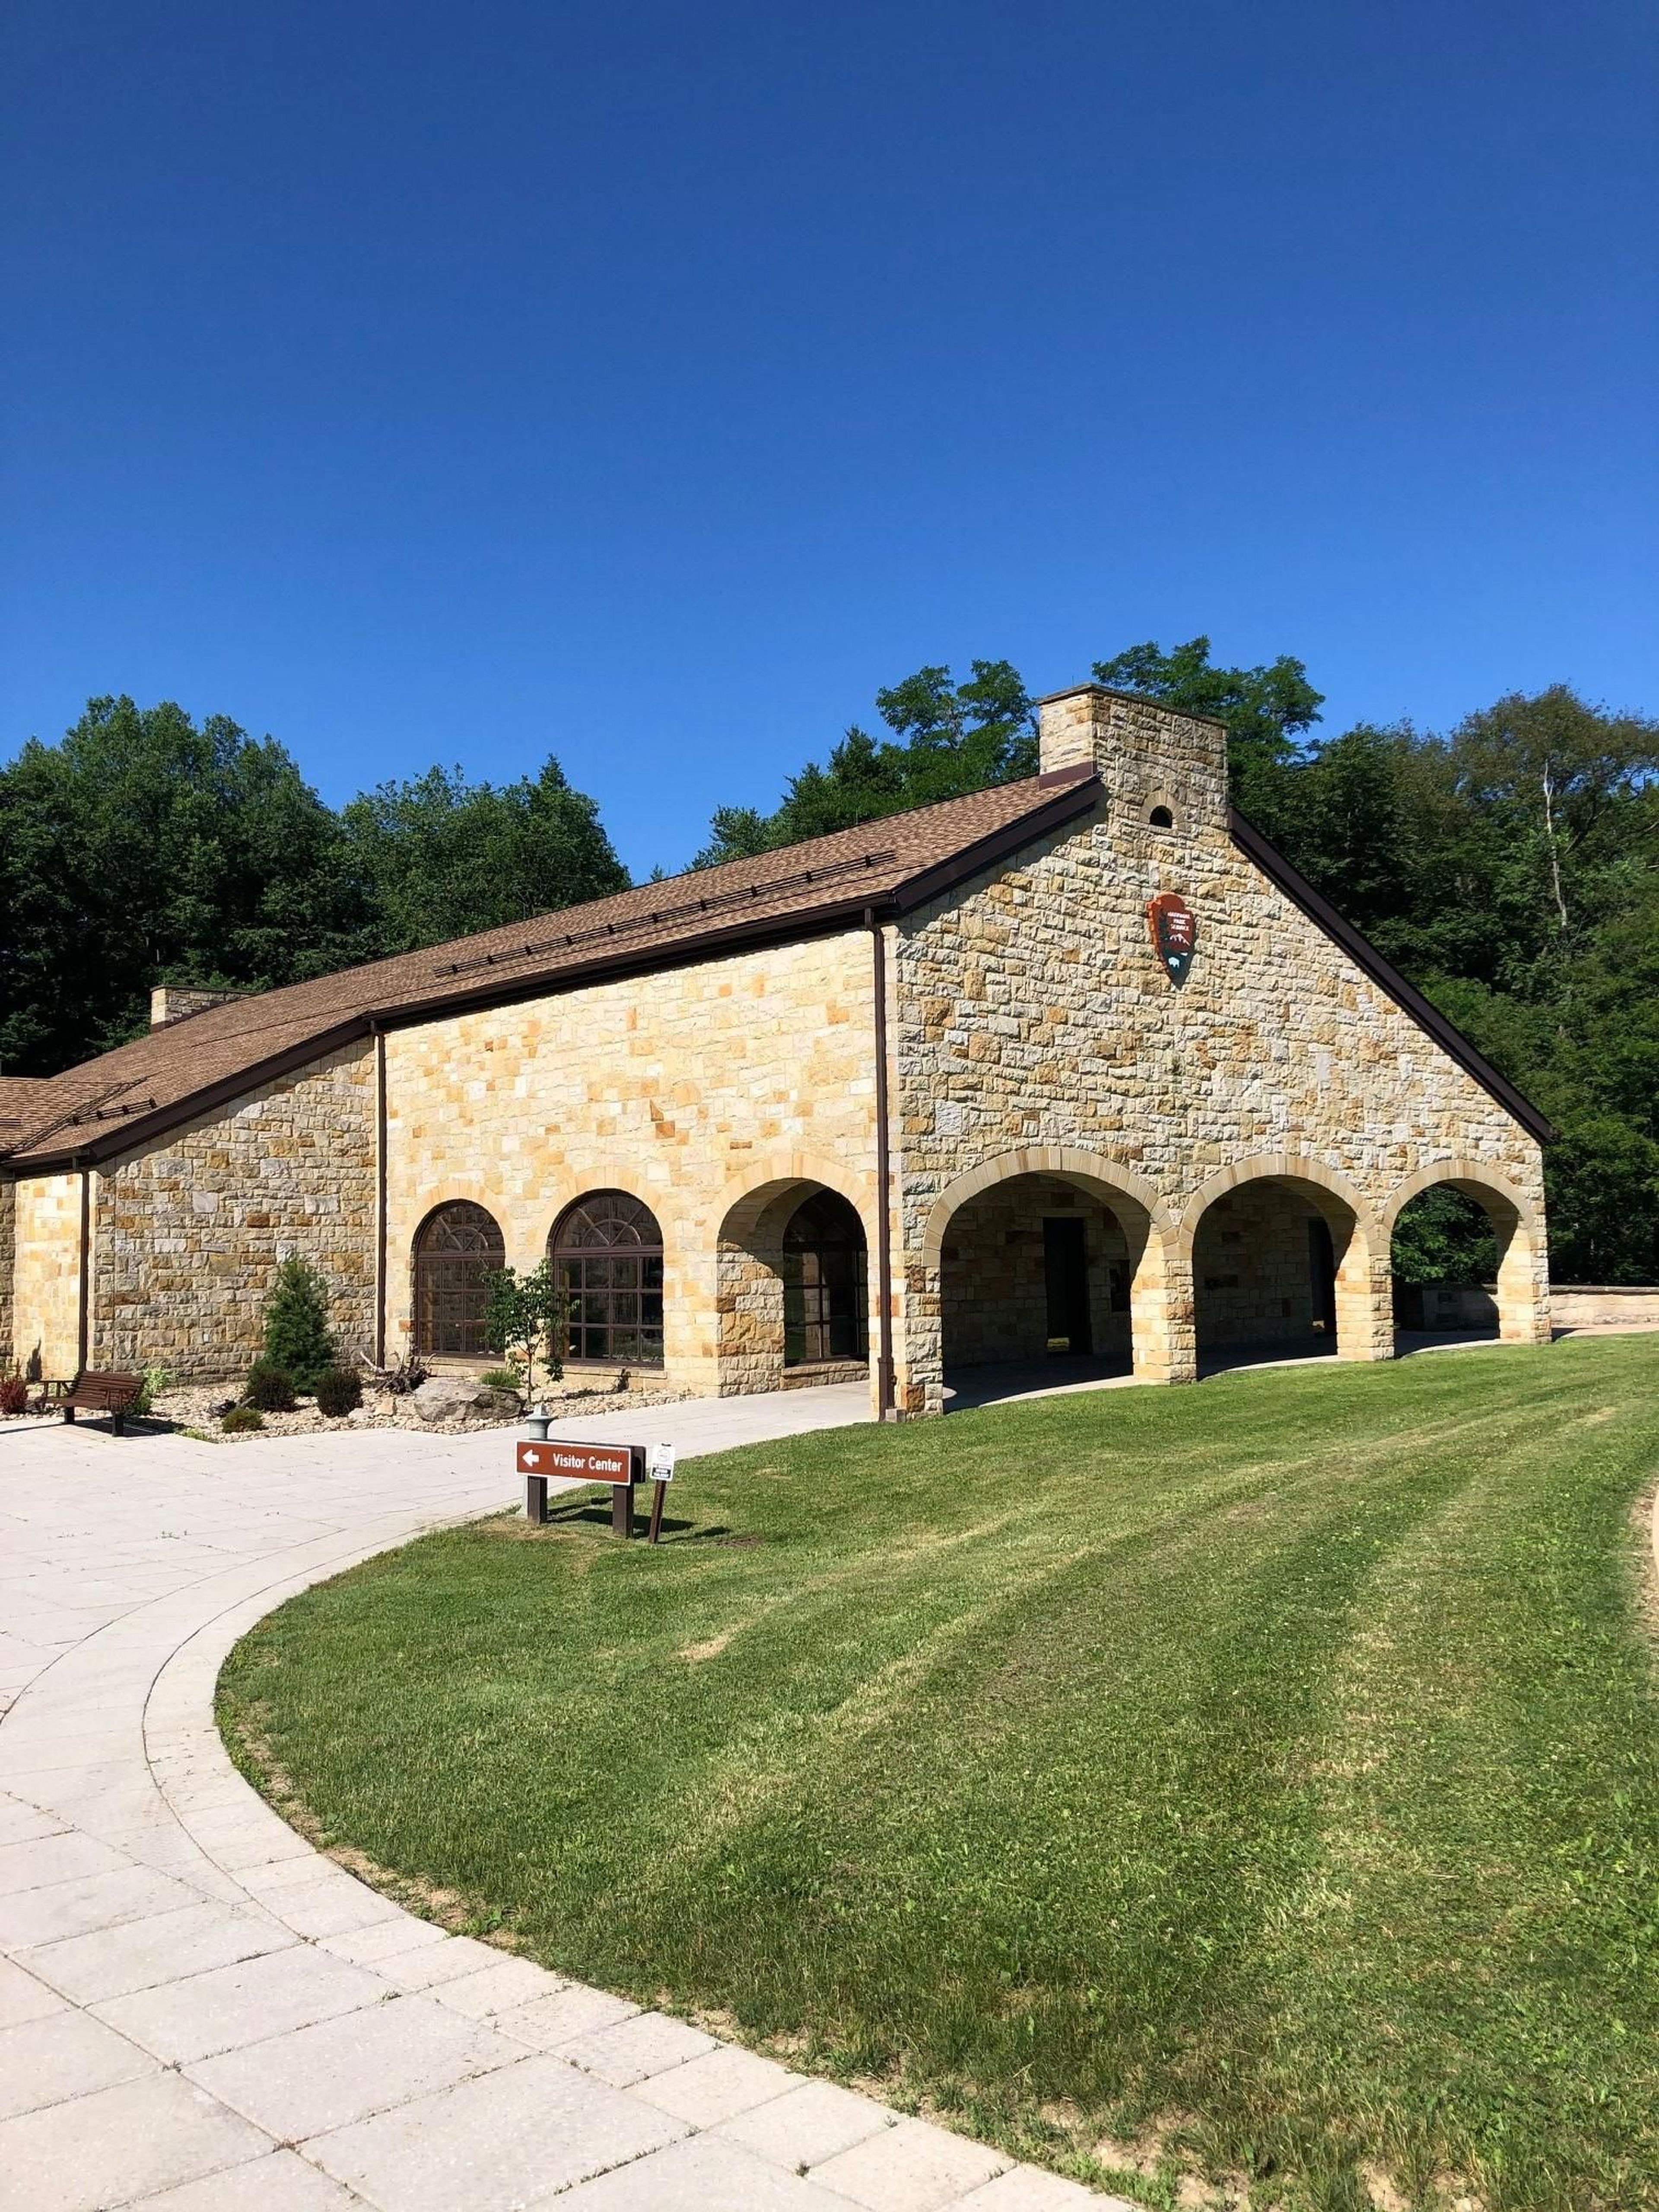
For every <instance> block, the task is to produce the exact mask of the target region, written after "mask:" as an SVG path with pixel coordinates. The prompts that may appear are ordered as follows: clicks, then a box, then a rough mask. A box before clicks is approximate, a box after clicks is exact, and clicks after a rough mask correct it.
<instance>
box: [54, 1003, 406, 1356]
mask: <svg viewBox="0 0 1659 2212" xmlns="http://www.w3.org/2000/svg"><path fill="white" fill-rule="evenodd" d="M374 1213H375V1175H374V1057H373V1050H372V1048H371V1047H369V1046H368V1045H355V1046H352V1047H350V1048H348V1049H347V1050H345V1051H343V1052H340V1053H337V1054H334V1055H333V1056H332V1057H331V1058H329V1059H326V1060H321V1061H319V1063H318V1064H317V1066H314V1067H311V1068H307V1069H305V1070H303V1071H301V1073H298V1074H295V1075H291V1076H285V1077H283V1079H281V1080H280V1081H278V1082H276V1083H273V1084H270V1085H266V1086H264V1088H263V1089H261V1090H258V1091H252V1092H250V1094H249V1095H248V1096H247V1097H246V1098H243V1099H239V1100H238V1101H237V1102H236V1103H234V1104H233V1105H230V1106H228V1107H226V1108H224V1109H222V1111H221V1112H219V1113H218V1114H216V1115H210V1116H205V1117H204V1118H203V1119H202V1120H201V1121H196V1122H192V1123H191V1124H190V1125H189V1126H187V1127H185V1128H183V1129H179V1130H177V1131H174V1132H173V1133H171V1134H169V1135H168V1136H167V1137H164V1138H162V1139H160V1140H158V1141H157V1142H156V1143H155V1144H154V1145H151V1146H146V1147H145V1148H143V1150H141V1151H139V1152H135V1153H133V1154H131V1156H130V1157H128V1158H125V1159H123V1160H120V1161H118V1162H113V1163H112V1164H109V1165H108V1166H106V1168H105V1169H104V1170H103V1171H102V1172H101V1173H100V1176H98V1179H97V1195H96V1207H95V1218H96V1233H95V1237H94V1269H93V1284H94V1290H93V1364H94V1365H95V1366H100V1367H117V1368H124V1369H138V1368H143V1367H147V1366H156V1365H159V1366H162V1367H166V1368H167V1369H168V1370H170V1371H171V1372H172V1373H173V1376H176V1377H177V1378H179V1380H181V1381H182V1380H191V1381H217V1380H220V1379H222V1378H229V1377H232V1376H238V1375H240V1373H242V1372H243V1371H244V1370H246V1367H247V1365H248V1363H249V1362H250V1361H251V1360H252V1358H254V1357H255V1356H256V1354H257V1352H258V1348H259V1342H260V1337H261V1329H262V1309H263V1307H264V1300H265V1297H266V1294H267V1292H268V1291H269V1290H270V1279H271V1276H272V1274H273V1273H274V1272H275V1270H276V1264H277V1262H278V1261H280V1260H283V1259H287V1258H289V1256H290V1255H298V1256H299V1257H301V1258H302V1259H306V1260H308V1261H311V1263H312V1265H313V1267H317V1268H319V1270H320V1271H321V1273H322V1274H323V1275H324V1276H325V1278H326V1279H327V1282H328V1285H329V1289H330V1293H331V1309H330V1320H331V1324H332V1326H333V1328H334V1329H335V1331H336V1333H337V1335H338V1336H339V1337H340V1338H341V1340H342V1341H343V1344H344V1345H345V1346H348V1347H350V1346H360V1347H361V1348H362V1350H364V1351H365V1352H367V1351H368V1350H369V1349H370V1347H371V1346H372V1344H373V1339H374V1256H375V1250H374V1248H375V1236H374Z"/></svg>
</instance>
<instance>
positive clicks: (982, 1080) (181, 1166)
mask: <svg viewBox="0 0 1659 2212" xmlns="http://www.w3.org/2000/svg"><path fill="white" fill-rule="evenodd" d="M1041 722H1042V773H1041V774H1040V775H1037V776H1036V777H1035V778H1033V779H1031V780H1030V781H1027V782H1023V783H1018V784H1012V785H1007V786H1005V787H1002V788H1000V789H998V790H994V791H987V792H981V793H976V794H975V795H974V796H972V797H969V798H967V799H957V800H951V801H949V802H946V803H945V804H943V805H937V806H931V807H924V808H921V809H918V810H916V811H914V812H911V813H908V814H904V815H900V816H896V817H890V818H889V819H887V820H884V821H879V822H875V823H868V824H866V825H864V826H863V827H860V828H858V829H851V830H846V831H842V832H840V833H837V834H836V835H835V836H829V837H824V838H819V839H817V840H814V841H813V842H811V843H808V844H805V845H799V846H795V847H792V848H789V849H787V850H786V851H783V852H778V853H769V854H763V855H762V856H760V857H758V858H757V859H754V860H741V861H734V862H732V863H730V864H728V865H727V866H723V867H720V868H716V869H711V870H709V871H708V872H702V873H698V874H693V875H690V876H685V877H682V878H678V879H676V880H675V881H673V882H671V883H666V884H646V885H641V886H640V887H639V888H637V889H635V890H629V891H625V892H623V893H621V894H620V895H619V896H616V897H612V898H608V899H603V900H599V901H596V902H593V903H592V904H590V905H586V906H583V907H580V908H573V909H569V910H567V911H564V912H561V913H557V914H554V915H548V916H545V917H544V918H542V919H540V920H538V921H533V922H529V923H526V924H521V925H517V926H515V927H512V928H508V929H500V930H495V931H491V932H489V933H486V934H484V935H482V936H478V937H474V938H469V939H465V940H462V941H460V942H459V943H456V944H453V945H440V946H437V947H435V948H434V949H432V950H430V951H424V952H417V953H411V954H409V955H406V956H404V957H399V958H397V959H392V960H387V961H382V962H378V963H373V964H371V965H368V966H365V967H362V968H356V969H350V970H348V971H347V972H345V973H343V974H341V975H332V976H328V977H325V978H323V979H321V980H319V981H314V982H310V983H302V984H296V985H294V986H291V987H288V988H285V989H283V990H277V991H270V992H266V993H264V994H259V995H258V996H251V997H243V998H238V999H234V1000H224V999H222V998H216V997H215V996H214V994H200V993H198V994H183V1001H182V1003H180V994H176V993H173V994H168V993H164V992H163V993H158V994H157V1005H156V1009H155V1027H153V1029H152V1030H151V1032H150V1034H149V1036H145V1037H143V1038H141V1039H139V1040H138V1041H137V1042H134V1043H131V1044H128V1045H124V1046H122V1047H121V1048H119V1049H118V1050H117V1051H114V1052H111V1053H106V1054H104V1055H103V1056H102V1057H101V1058H100V1059H97V1060H90V1061H88V1062H87V1063H85V1064H84V1065H83V1066H79V1067H76V1068H72V1069H70V1071H68V1072H67V1073H64V1074H63V1075H61V1076H58V1077H56V1078H53V1079H51V1080H47V1081H40V1082H18V1081H15V1080H12V1081H9V1082H6V1083H4V1084H0V1361H3V1360H5V1359H6V1358H10V1359H13V1360H15V1361H16V1362H17V1363H18V1364H21V1363H22V1362H23V1361H24V1360H25V1359H26V1358H27V1357H28V1356H29V1354H30V1353H31V1352H34V1351H36V1350H38V1351H39V1353H40V1359H41V1362H42V1364H43V1366H44V1368H45V1370H46V1372H47V1373H48V1374H53V1373H58V1374H68V1373H71V1372H73V1371H74V1370H75V1369H76V1368H77V1367H78V1366H81V1365H83V1364H84V1365H91V1366H106V1367H134V1366H138V1365H143V1364H162V1365H165V1366H167V1368H169V1369H171V1370H173V1373H174V1374H176V1375H179V1376H197V1377H217V1376H230V1375H233V1374H234V1373H236V1372H238V1371H239V1370H241V1369H242V1368H243V1367H245V1366H246V1363H247V1362H248V1360H249V1359H250V1358H251V1357H252V1354H253V1352H254V1351H255V1350H256V1348H257V1345H258V1335H259V1322H260V1309H261V1305H262V1303H263V1301H264V1297H265V1295H266V1292H267V1290H268V1288H269V1285H270V1278H271V1273H272V1271H273V1268H274V1267H275V1266H276V1262H277V1261H278V1260H279V1259H281V1258H283V1257H284V1256H286V1255H289V1254H290V1253H298V1254H301V1255H304V1256H305V1257H307V1259H309V1260H311V1261H313V1262H314V1263H315V1264H316V1266H317V1267H319V1268H320V1269H321V1270H322V1272H323V1273H324V1275H325V1277H326V1278H327V1279H328V1282H329V1285H330V1288H331V1296H332V1301H333V1306H332V1311H333V1318H334V1322H335V1325H336V1327H337V1329H338V1330H339V1332H340V1334H341V1335H342V1337H343V1340H344V1341H345V1343H346V1344H347V1345H348V1346H349V1348H350V1349H351V1350H352V1351H354V1352H357V1353H359V1354H361V1355H362V1357H363V1358H368V1359H372V1360H374V1361H375V1362H377V1363H380V1364H386V1363H387V1362H389V1361H390V1360H392V1359H393V1358H397V1357H398V1355H399V1354H400V1353H402V1352H406V1351H410V1350H416V1351H419V1352H422V1353H423V1354H426V1355H427V1356H428V1357H434V1356H435V1357H439V1358H444V1357H450V1358H482V1357H483V1354H484V1346H483V1339H482V1334H481V1322H480V1314H481V1297H482V1284H483V1277H484V1275H485V1273H487V1271H488V1269H489V1267H492V1266H495V1265H500V1264H501V1263H503V1262H509V1263H511V1264H512V1265H513V1266H515V1267H519V1268H521V1269H523V1268H528V1267H533V1266H534V1265H535V1264H536V1263H537V1262H538V1261H539V1260H540V1259H541V1258H542V1257H543V1255H544V1254H549V1253H550V1254H551V1255H553V1257H554V1258H555V1260H556V1265H557V1267H558V1270H559V1272H560V1274H561V1277H562V1279H563V1281H564V1282H565V1283H566V1285H568V1289H569V1291H570V1294H571V1297H572V1301H573V1320H572V1330H573V1336H572V1344H571V1352H572V1355H573V1357H574V1358H576V1359H578V1360H580V1361H581V1362H583V1363H592V1364H595V1365H601V1366H602V1365H605V1364H611V1365H618V1364H619V1365H625V1366H627V1367H629V1368H630V1369H634V1370H646V1369H653V1368H656V1367H659V1366H660V1367H662V1368H665V1370H666V1375H667V1379H668V1380H669V1381H670V1382H671V1383H678V1384H680V1385H682V1386H684V1387H685V1388H688V1389H693V1390H696V1391H700V1392H708V1393H730V1392H737V1391H745V1390H757V1389H768V1388H772V1387H776V1386H778V1385H780V1384H782V1383H791V1382H796V1381H800V1382H805V1381H810V1380H817V1379H821V1378H823V1377H826V1376H851V1375H860V1374H863V1373H865V1372H866V1371H867V1372H868V1374H869V1376H870V1380H871V1389H872V1395H873V1399H874V1402H875V1404H876V1406H877V1407H878V1409H880V1410H882V1411H892V1412H896V1413H906V1414H910V1413H928V1412H933V1411H936V1410H938V1409H939V1407H940V1406H941V1404H942V1403H943V1402H944V1398H945V1391H946V1387H947V1386H946V1382H945V1378H946V1376H947V1375H948V1374H950V1373H951V1372H952V1371H953V1370H963V1371H967V1370H972V1369H973V1368H975V1366H976V1365H982V1364H985V1363H997V1362H1004V1361H1015V1360H1031V1361H1042V1360H1045V1359H1054V1360H1056V1361H1058V1362H1061V1363H1065V1362H1067V1361H1069V1362H1070V1363H1072V1364H1073V1368H1078V1369H1079V1371H1080V1363H1083V1362H1085V1361H1092V1362H1094V1363H1096V1364H1109V1363H1111V1362H1113V1361H1119V1362H1121V1363H1122V1364H1125V1365H1126V1366H1127V1365H1129V1364H1133V1370H1134V1371H1135V1372H1136V1373H1137V1374H1138V1375H1139V1376H1143V1377H1145V1378H1146V1379H1147V1380H1149V1381H1158V1382H1182V1381H1186V1380H1189V1379H1191V1378H1192V1377H1193V1376H1194V1375H1195V1374H1196V1373H1197V1372H1198V1371H1199V1369H1200V1364H1202V1363H1204V1362H1206V1361H1209V1360H1212V1359H1216V1358H1227V1357H1237V1356H1238V1354H1239V1352H1241V1350H1249V1349H1250V1348H1252V1347H1255V1348H1258V1349H1259V1350H1260V1351H1261V1352H1263V1353H1264V1354H1265V1353H1267V1352H1270V1351H1273V1350H1276V1349H1278V1348H1280V1347H1282V1348H1284V1349H1285V1350H1296V1349H1309V1348H1319V1347H1329V1346H1333V1345H1334V1349H1335V1351H1336V1352H1337V1354H1338V1355H1339V1356H1340V1357H1341V1358H1347V1359H1383V1358H1389V1356H1390V1355H1391V1353H1392V1351H1393V1348H1394V1334H1393V1318H1392V1309H1391V1299H1390V1291H1391V1284H1390V1277H1389V1234H1390V1230H1391V1226H1392V1224H1393V1222H1394V1219H1395V1215H1396V1214H1397V1213H1398V1212H1399V1210H1400V1208H1401V1206H1403V1205H1404V1204H1405V1203H1406V1201H1407V1200H1408V1199H1410V1198H1412V1197H1413V1196H1414V1195H1415V1194H1417V1193H1418V1192H1419V1191H1423V1190H1425V1189H1427V1188H1429V1187H1430V1186H1431V1185H1433V1184H1436V1183H1449V1184H1452V1185H1455V1187H1456V1188H1458V1189H1460V1190H1462V1191H1465V1192H1467V1193H1468V1194H1471V1195H1472V1196H1474V1198H1475V1199H1476V1200H1479V1202H1480V1204H1481V1205H1482V1206H1484V1207H1485V1208H1486V1212H1487V1213H1488V1214H1489V1215H1490V1216H1491V1218H1492V1222H1493V1224H1494V1226H1495V1229H1496V1231H1497V1237H1498V1248H1499V1251H1500V1254H1501V1260H1500V1264H1499V1267H1498V1317H1499V1325H1500V1333H1501V1334H1502V1335H1503V1336H1504V1337H1505V1338H1507V1339H1510V1340H1517V1341H1522V1342H1528V1343H1531V1342H1542V1341H1545V1340H1547V1335H1548V1291H1547V1267H1546V1253H1545V1238H1544V1214H1543V1190H1542V1179H1541V1155H1540V1145H1541V1141H1542V1140H1543V1139H1546V1138H1547V1136H1548V1134H1549V1131H1548V1128H1547V1125H1546V1124H1545V1122H1544V1121H1543V1120H1542V1119H1541V1116H1540V1115H1539V1114H1538V1113H1537V1112H1536V1111H1535V1109H1534V1108H1532V1107H1531V1106H1530V1105H1529V1104H1528V1102H1527V1101H1526V1100H1525V1099H1524V1098H1522V1097H1521V1096H1520V1095H1519V1094H1518V1093H1517V1092H1516V1091H1515V1090H1514V1089H1513V1088H1512V1086H1511V1085H1509V1084H1508V1083H1507V1082H1505V1081H1504V1079H1503V1077H1502V1076H1500V1075H1499V1074H1498V1073H1497V1072H1496V1071H1495V1070H1494V1069H1493V1068H1492V1067H1491V1066H1488V1065H1487V1064H1486V1062H1485V1061H1484V1060H1482V1059H1481V1058H1480V1054H1478V1053H1476V1052H1475V1051H1474V1048H1472V1047H1471V1046H1470V1045H1469V1044H1468V1042H1466V1041H1465V1040H1464V1039H1463V1038H1462V1037H1461V1036H1459V1035H1458V1034H1457V1032H1456V1031H1455V1030H1454V1029H1453V1028H1452V1027H1451V1025H1450V1024H1449V1023H1448V1022H1447V1021H1446V1020H1445V1019H1444V1018H1443V1016H1441V1015H1440V1014H1438V1013H1437V1012H1436V1011H1435V1010H1434V1008H1433V1007H1431V1006H1430V1005H1429V1004H1428V1003H1427V1001H1426V1000H1424V999H1423V998H1422V997H1421V996H1420V995H1419V994H1418V993H1417V992H1416V991H1414V990H1413V988H1412V987H1411V986H1410V985H1409V984H1408V983H1407V982H1406V981H1404V980H1403V979H1402V978H1401V976H1399V975H1396V974H1395V972H1394V971H1393V970H1392V969H1390V968H1389V965H1388V963H1386V962H1385V961H1384V960H1383V959H1382V958H1381V957H1379V956H1378V955H1377V954H1376V952H1375V951H1372V950H1371V948H1370V946H1369V945H1366V944H1365V943H1364V940H1363V939H1361V938H1360V937H1359V936H1358V933H1356V932H1355V931H1353V930H1352V929H1351V928H1350V927H1348V926H1347V925H1346V923H1345V922H1343V921H1341V919H1340V917H1339V916H1338V915H1336V914H1334V912H1333V911H1332V910H1331V909H1330V908H1328V906H1327V905H1326V904H1325V902H1323V901H1322V899H1321V898H1320V897H1319V896H1317V895H1316V893H1314V892H1313V891H1312V890H1310V888H1309V886H1308V885H1307V884H1304V882H1303V881H1302V880H1301V879H1300V878H1298V877H1297V874H1296V872H1295V871H1294V870H1293V869H1292V868H1291V867H1290V866H1288V865H1287V863H1286V862H1285V860H1282V859H1281V858H1280V857H1279V855H1278V854H1275V853H1274V852H1273V850H1272V848H1270V847H1268V846H1267V844H1266V842H1264V841H1263V840H1262V839H1261V837H1260V836H1258V835H1257V834H1256V832H1255V830H1254V829H1251V828H1250V826H1249V824H1248V823H1246V822H1244V821H1243V820H1242V819H1241V818H1240V817H1238V816H1237V814H1235V813H1233V812H1232V811H1231V810H1230V808H1229V805H1228V800H1227V789H1226V770H1225V739H1224V732H1222V730H1221V728H1220V726H1218V725H1217V724H1214V723H1212V722H1208V721H1203V720H1195V719H1194V718H1192V717H1190V716H1186V715H1182V714H1174V713H1171V712H1170V711H1168V710H1166V709H1164V708H1160V707H1158V706H1157V705H1156V704H1154V703H1152V702H1148V701H1146V700H1145V699H1141V698H1137V697H1132V696H1125V695H1122V694H1119V693H1115V692H1111V691H1108V690H1103V689H1101V688H1100V687H1098V686H1096V685H1085V686H1084V687H1083V688H1081V689H1079V690H1073V691H1068V692H1064V693H1061V694H1060V695H1058V696H1055V697H1054V698H1050V699H1048V700H1045V701H1044V702H1042V708H1041ZM1066 1371H1070V1370H1067V1369H1066V1367H1065V1366H1064V1365H1057V1366H1056V1368H1055V1370H1054V1372H1055V1373H1056V1374H1057V1375H1058V1374H1060V1373H1061V1372H1066Z"/></svg>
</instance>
